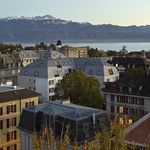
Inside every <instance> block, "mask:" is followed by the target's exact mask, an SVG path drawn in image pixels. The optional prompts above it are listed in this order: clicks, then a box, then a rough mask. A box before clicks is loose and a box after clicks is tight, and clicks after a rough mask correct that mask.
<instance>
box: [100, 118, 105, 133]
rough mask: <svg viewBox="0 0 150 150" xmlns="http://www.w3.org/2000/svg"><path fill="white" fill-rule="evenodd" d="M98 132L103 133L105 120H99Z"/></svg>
mask: <svg viewBox="0 0 150 150" xmlns="http://www.w3.org/2000/svg"><path fill="white" fill-rule="evenodd" d="M99 125H100V130H101V131H103V130H104V128H105V118H102V119H100V120H99Z"/></svg>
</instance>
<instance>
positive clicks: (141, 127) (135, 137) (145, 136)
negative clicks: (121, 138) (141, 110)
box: [125, 113, 150, 144]
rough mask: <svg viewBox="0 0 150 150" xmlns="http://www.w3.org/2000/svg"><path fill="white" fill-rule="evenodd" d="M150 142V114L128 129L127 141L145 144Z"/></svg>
mask: <svg viewBox="0 0 150 150" xmlns="http://www.w3.org/2000/svg"><path fill="white" fill-rule="evenodd" d="M149 140H150V113H149V114H147V115H146V116H144V117H143V118H141V119H140V120H138V121H137V122H135V123H134V124H132V125H131V126H130V127H129V128H128V129H127V134H126V137H125V141H127V142H132V141H134V142H135V143H137V144H145V143H147V142H148V141H149Z"/></svg>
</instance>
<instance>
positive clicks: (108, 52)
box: [107, 50, 118, 57]
mask: <svg viewBox="0 0 150 150" xmlns="http://www.w3.org/2000/svg"><path fill="white" fill-rule="evenodd" d="M117 55H118V52H116V51H114V50H108V51H107V56H108V57H109V56H110V57H111V56H117Z"/></svg>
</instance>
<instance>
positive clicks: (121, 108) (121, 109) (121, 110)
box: [119, 106, 123, 114]
mask: <svg viewBox="0 0 150 150" xmlns="http://www.w3.org/2000/svg"><path fill="white" fill-rule="evenodd" d="M119 113H121V114H122V113H123V107H122V106H120V107H119Z"/></svg>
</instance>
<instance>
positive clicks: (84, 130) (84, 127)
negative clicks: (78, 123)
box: [83, 124, 89, 138]
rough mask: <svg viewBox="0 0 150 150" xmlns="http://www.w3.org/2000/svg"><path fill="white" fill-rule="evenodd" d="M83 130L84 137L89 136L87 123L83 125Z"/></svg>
mask: <svg viewBox="0 0 150 150" xmlns="http://www.w3.org/2000/svg"><path fill="white" fill-rule="evenodd" d="M83 132H84V137H86V138H88V137H89V125H88V124H85V125H83Z"/></svg>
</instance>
